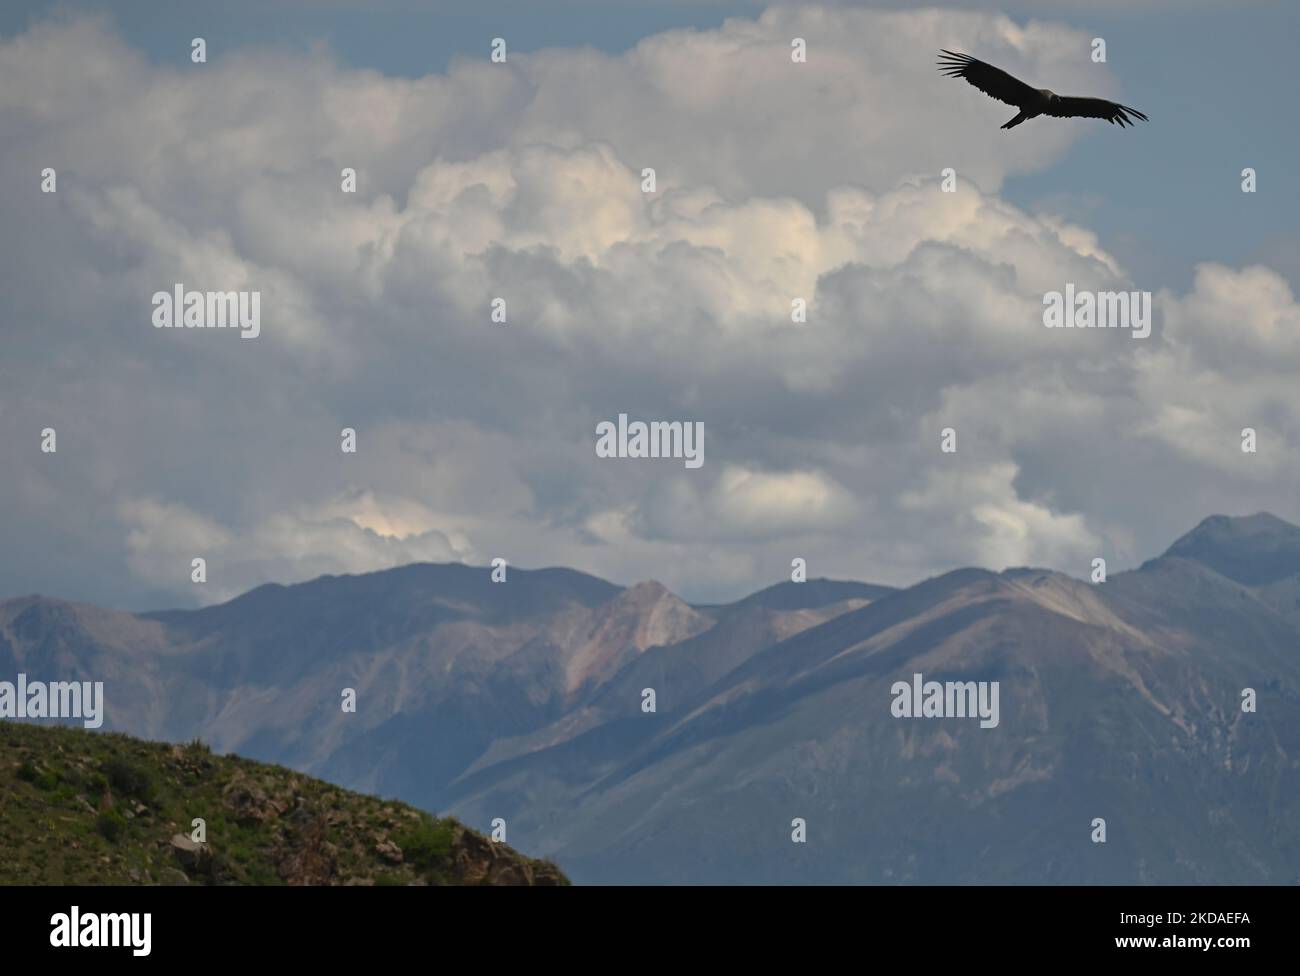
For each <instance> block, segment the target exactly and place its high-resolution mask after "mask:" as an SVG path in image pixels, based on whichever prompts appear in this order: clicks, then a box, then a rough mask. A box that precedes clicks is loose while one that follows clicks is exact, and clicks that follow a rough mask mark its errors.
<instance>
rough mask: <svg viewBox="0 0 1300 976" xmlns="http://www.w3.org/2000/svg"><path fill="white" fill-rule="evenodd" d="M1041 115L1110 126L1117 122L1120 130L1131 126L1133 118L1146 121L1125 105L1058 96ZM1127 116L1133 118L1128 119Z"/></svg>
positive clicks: (1140, 114) (1139, 113)
mask: <svg viewBox="0 0 1300 976" xmlns="http://www.w3.org/2000/svg"><path fill="white" fill-rule="evenodd" d="M1043 113H1044V114H1045V115H1053V116H1055V117H1056V118H1058V119H1077V118H1087V119H1105V120H1106V121H1107V122H1109V123H1110V124H1111V125H1114V124H1115V123H1116V122H1118V123H1119V124H1120V127H1121V128H1123V127H1124V126H1126V125H1132V124H1133V119H1134V118H1137V119H1141V120H1142V121H1143V122H1146V121H1148V119H1147V117H1146V116H1145V115H1143V114H1142V113H1141V112H1139V111H1138V110H1137V109H1135V108H1129V107H1128V106H1127V105H1120V104H1119V103H1118V102H1108V101H1106V99H1104V98H1078V97H1076V96H1074V95H1062V96H1060V97H1059V98H1057V99H1056V100H1055V101H1054V102H1051V103H1049V104H1048V105H1047V106H1046V108H1044V110H1043ZM1129 116H1132V117H1133V118H1129Z"/></svg>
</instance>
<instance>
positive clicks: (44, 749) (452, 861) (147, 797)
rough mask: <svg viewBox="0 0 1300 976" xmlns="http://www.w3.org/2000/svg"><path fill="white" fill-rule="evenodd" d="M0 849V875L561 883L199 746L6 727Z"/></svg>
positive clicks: (513, 855)
mask: <svg viewBox="0 0 1300 976" xmlns="http://www.w3.org/2000/svg"><path fill="white" fill-rule="evenodd" d="M195 818H202V819H203V820H204V822H205V826H206V842H205V843H202V844H198V843H195V842H194V841H193V840H192V834H193V832H194V829H195V828H194V827H193V826H192V822H193V821H194V819H195ZM0 851H4V857H3V858H0V884H361V885H366V884H417V885H418V884H568V879H567V878H565V877H564V875H563V874H562V873H561V872H560V870H559V868H557V867H556V866H555V865H554V864H551V863H549V862H546V861H536V860H533V859H531V858H527V857H524V856H523V855H521V854H519V853H517V852H516V851H514V850H512V849H511V848H509V847H507V846H505V845H504V844H496V843H493V842H492V841H490V840H489V839H488V838H486V837H484V836H483V835H481V834H479V833H477V832H475V831H472V830H469V829H468V828H466V827H464V826H463V825H461V824H460V823H458V822H456V821H455V820H451V819H439V818H436V817H433V816H431V815H430V814H428V813H425V812H423V811H421V810H417V809H415V808H413V807H409V806H407V805H406V804H404V803H398V802H396V801H389V800H381V799H379V798H377V797H373V796H363V795H361V794H358V793H351V792H349V791H347V790H344V789H341V788H339V787H336V786H331V785H330V784H328V783H325V782H322V781H320V780H317V779H312V778H311V777H309V776H304V775H302V774H300V773H295V772H293V771H291V770H288V769H285V768H283V767H280V766H269V765H265V764H262V763H257V762H252V761H250V760H247V759H241V758H239V757H237V756H218V755H213V754H212V752H211V751H210V750H209V749H208V747H207V746H205V745H203V744H202V743H197V742H196V743H192V744H190V745H188V746H174V745H168V744H165V743H158V742H143V741H141V740H139V739H133V738H130V737H128V736H124V735H118V734H112V733H97V732H88V731H85V730H82V729H76V728H68V727H61V726H48V725H46V726H37V725H32V724H24V723H16V722H0Z"/></svg>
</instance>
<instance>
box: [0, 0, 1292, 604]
mask: <svg viewBox="0 0 1300 976" xmlns="http://www.w3.org/2000/svg"><path fill="white" fill-rule="evenodd" d="M210 6H211V5H203V4H196V3H185V2H182V3H175V4H167V5H156V4H145V3H125V2H118V3H114V2H94V3H91V2H87V3H58V4H49V3H22V2H18V3H10V4H6V5H5V6H4V7H3V8H2V9H0V133H2V134H3V138H0V225H2V226H3V227H4V234H3V236H2V237H0V241H2V242H3V245H2V246H3V249H4V254H3V261H0V338H2V339H3V347H2V348H3V354H2V355H0V447H2V448H3V452H4V453H3V457H4V464H3V467H2V468H0V512H2V513H3V515H0V528H2V530H3V531H2V534H0V539H2V540H3V545H0V598H4V597H9V596H18V595H23V594H28V593H33V592H39V593H44V594H47V595H51V596H58V597H63V598H66V599H73V600H80V601H86V602H92V603H98V604H101V605H105V606H110V607H116V608H121V609H129V610H143V609H158V608H162V607H173V606H195V605H201V604H210V603H213V602H218V601H221V600H225V599H229V598H231V597H233V596H235V595H237V594H238V593H241V592H244V591H246V590H248V589H250V588H252V587H254V586H257V585H259V584H261V583H264V582H272V581H274V582H282V583H289V582H296V581H299V580H304V579H310V578H313V577H315V576H318V575H321V574H324V573H357V572H366V571H370V570H374V569H381V568H386V567H388V566H392V565H399V564H402V563H407V562H413V561H422V560H429V561H447V560H458V561H464V562H469V563H473V564H476V565H485V564H487V563H488V562H489V561H490V560H492V559H493V558H498V557H499V558H504V559H506V560H507V561H508V562H509V563H510V564H511V565H514V566H520V567H527V568H535V567H541V566H552V565H564V566H571V567H574V568H577V569H580V570H584V571H586V572H591V573H594V574H596V575H599V576H602V577H605V578H607V579H610V580H612V581H614V582H618V583H632V582H635V581H638V580H643V579H656V580H659V581H661V582H663V583H664V584H665V585H667V586H669V587H670V588H672V589H673V590H674V591H676V592H678V593H679V594H681V595H683V596H684V597H686V598H688V599H692V600H697V601H714V600H722V599H730V598H734V597H737V596H740V595H743V594H745V593H747V592H750V591H752V590H754V589H757V588H759V587H761V586H764V585H768V584H770V583H772V582H776V581H779V580H781V579H785V578H788V577H789V573H790V564H791V560H792V559H794V558H796V557H798V558H803V559H805V560H807V564H808V573H809V575H810V576H831V577H837V578H854V579H863V580H870V581H873V582H881V583H892V584H907V583H911V582H915V581H918V580H920V579H923V578H925V577H927V576H930V575H934V574H936V573H940V572H944V571H946V570H948V569H952V568H956V567H959V566H966V565H982V566H986V567H989V568H992V569H1002V568H1005V567H1007V566H1014V565H1036V566H1048V567H1051V568H1054V569H1058V570H1060V571H1062V572H1066V573H1069V574H1070V575H1074V576H1078V577H1086V576H1087V575H1088V573H1089V571H1090V566H1091V561H1092V559H1093V558H1095V557H1097V556H1101V557H1103V558H1105V559H1106V560H1107V563H1108V567H1109V568H1110V571H1111V572H1114V571H1116V570H1118V569H1122V568H1127V567H1131V566H1134V565H1137V564H1139V563H1140V562H1142V561H1143V560H1145V559H1147V558H1150V557H1152V556H1154V555H1157V554H1158V553H1159V552H1161V551H1163V550H1164V549H1165V548H1166V547H1167V546H1168V545H1169V544H1170V543H1171V542H1172V541H1173V540H1174V539H1175V538H1176V537H1177V536H1179V535H1181V534H1182V533H1184V532H1186V531H1187V530H1189V529H1190V528H1192V527H1193V526H1194V525H1195V524H1196V523H1197V522H1199V521H1200V520H1201V519H1202V518H1204V517H1205V516H1207V515H1210V514H1215V513H1223V514H1249V513H1252V512H1255V511H1261V510H1268V511H1272V512H1273V513H1274V514H1276V515H1278V516H1280V517H1282V518H1285V519H1288V520H1289V521H1292V522H1300V499H1297V495H1296V490H1295V487H1294V486H1295V485H1296V484H1297V474H1300V470H1298V469H1300V461H1298V460H1297V459H1298V458H1300V454H1298V453H1297V447H1298V446H1300V399H1298V395H1297V393H1296V389H1295V381H1294V377H1295V372H1296V366H1297V357H1298V356H1300V331H1298V330H1300V307H1298V306H1297V303H1296V299H1295V289H1296V283H1297V279H1298V278H1300V235H1298V234H1297V227H1298V226H1300V221H1297V216H1300V215H1298V214H1297V208H1298V207H1300V204H1297V202H1296V194H1294V193H1293V192H1291V189H1290V187H1289V186H1288V184H1287V181H1288V179H1289V177H1290V173H1289V169H1290V165H1289V164H1290V161H1291V160H1294V159H1295V158H1296V155H1297V150H1298V149H1300V147H1297V145H1296V142H1297V140H1298V139H1300V136H1298V135H1297V132H1296V127H1295V126H1294V124H1293V120H1294V108H1293V93H1294V90H1295V87H1296V80H1297V79H1296V69H1295V67H1294V59H1293V58H1292V56H1291V52H1290V50H1289V43H1290V39H1292V38H1294V37H1295V36H1297V31H1296V28H1297V26H1300V12H1298V11H1297V8H1296V6H1295V5H1294V4H1286V3H1269V2H1257V3H1242V2H1241V0H1237V2H1233V3H1217V2H1214V0H1204V2H1199V3H1180V4H1174V3H1172V2H1163V0H1153V2H1143V0H1127V2H1123V3H1120V2H1110V0H1093V2H1089V3H1073V2H1067V0H1048V2H1043V3H1028V2H1018V3H1012V4H992V3H988V4H985V3H964V4H961V5H960V7H959V8H958V9H944V8H940V7H920V6H917V5H913V4H906V3H894V4H882V5H880V6H878V7H871V6H866V5H860V4H848V3H839V4H829V5H813V4H788V5H776V6H766V5H763V4H757V3H747V2H729V3H728V2H718V3H714V2H707V0H699V2H668V3H640V2H634V0H612V2H611V0H606V2H602V3H587V2H578V0H574V2H568V0H554V2H551V3H547V4H538V3H523V2H520V3H503V2H484V3H479V4H475V5H472V7H471V8H470V12H466V11H465V10H463V9H458V6H459V5H452V4H446V5H444V4H416V3H412V2H383V0H381V2H378V3H375V4H368V5H364V6H361V5H356V4H348V3H342V2H331V0H324V2H317V3H307V2H298V0H286V2H282V3H273V4H268V3H264V2H258V3H252V2H243V0H232V2H230V3H226V4H222V5H219V6H217V7H214V8H212V9H208V8H209V7H210ZM194 37H202V38H204V39H205V41H206V42H207V51H208V58H207V61H206V63H202V64H196V63H194V62H192V61H191V59H190V50H191V45H190V42H191V39H192V38H194ZM495 37H502V38H504V39H505V41H506V50H507V55H506V60H505V62H504V63H493V62H492V61H491V60H490V58H489V54H490V49H491V44H492V39H493V38H495ZM795 37H800V38H803V39H804V40H805V41H806V44H807V51H808V57H807V61H806V63H795V62H793V61H792V60H791V57H790V51H791V47H790V45H791V40H792V38H795ZM1097 37H1101V38H1103V39H1104V40H1105V42H1106V48H1107V60H1106V62H1105V63H1100V64H1099V63H1094V62H1093V61H1092V59H1091V57H1090V55H1091V51H1092V40H1093V39H1094V38H1097ZM940 48H951V49H955V50H960V51H965V52H967V53H970V54H973V55H975V56H976V57H980V58H983V59H985V60H987V61H990V62H992V63H994V64H997V65H998V66H1000V67H1003V68H1005V69H1007V70H1009V71H1011V72H1012V73H1013V74H1016V75H1017V76H1019V77H1022V78H1024V79H1025V80H1026V81H1029V82H1030V83H1031V84H1033V85H1034V86H1035V87H1050V88H1052V89H1054V90H1056V91H1058V92H1062V93H1068V94H1090V95H1097V96H1101V97H1108V98H1114V99H1117V100H1119V101H1122V102H1123V103H1124V104H1127V105H1134V106H1136V107H1138V108H1140V109H1141V110H1142V111H1144V112H1145V113H1147V114H1148V115H1149V116H1150V119H1151V121H1150V122H1149V123H1140V124H1139V125H1138V126H1137V127H1135V128H1133V129H1122V130H1121V129H1120V128H1119V127H1116V126H1110V125H1107V124H1106V123H1105V122H1102V121H1100V120H1089V119H1077V120H1063V119H1035V120H1031V121H1030V122H1027V123H1025V124H1023V125H1021V126H1019V127H1017V128H1016V129H1013V130H1002V129H1000V128H999V126H1000V125H1001V124H1002V123H1003V122H1005V121H1007V120H1008V119H1009V118H1010V117H1011V116H1012V115H1013V114H1015V110H1014V108H1012V107H1010V106H1007V105H1003V104H1001V103H998V102H996V101H993V100H992V99H989V98H987V97H986V96H984V95H983V94H981V93H980V92H979V91H977V90H975V89H974V88H972V87H970V86H968V85H966V84H965V83H963V82H961V81H960V80H954V79H949V78H945V77H943V76H942V75H940V74H939V73H938V72H937V71H936V70H935V65H934V60H935V55H936V54H937V52H938V50H939V49H940ZM47 167H49V168H53V169H54V170H55V171H56V173H57V190H56V192H53V193H44V192H42V175H41V174H42V170H44V169H45V168H47ZM344 167H351V168H353V169H355V170H356V172H357V189H356V192H355V193H345V192H343V191H342V189H341V185H340V184H341V179H340V177H341V171H342V169H343V168H344ZM646 167H653V168H654V170H655V175H656V181H657V185H656V187H655V189H654V191H653V192H644V191H643V170H644V168H646ZM949 167H950V168H952V169H953V170H955V172H956V175H957V182H956V192H952V193H947V192H944V191H943V189H942V186H941V172H942V171H943V170H944V169H945V168H949ZM1245 167H1252V168H1254V169H1255V170H1256V172H1257V179H1258V185H1257V191H1256V192H1254V193H1243V192H1242V190H1241V180H1242V177H1241V172H1242V170H1243V168H1245ZM177 282H182V283H184V285H185V286H186V288H194V289H199V290H212V291H231V290H235V291H248V292H251V291H257V292H258V293H259V295H260V300H261V315H262V320H261V333H260V335H258V337H257V338H255V339H245V338H241V337H240V336H239V335H238V334H237V333H236V332H233V331H227V330H215V329H214V330H203V329H195V330H189V329H176V330H170V329H157V328H154V326H153V324H152V320H151V316H152V315H153V312H154V308H153V306H152V296H153V295H154V294H155V293H156V292H158V291H160V290H163V291H170V290H171V289H172V287H173V285H174V284H175V283H177ZM1066 282H1072V283H1074V284H1075V285H1076V286H1077V287H1078V288H1080V289H1094V290H1121V289H1122V290H1134V291H1148V292H1151V293H1152V296H1153V305H1154V327H1153V329H1152V334H1151V336H1150V337H1149V338H1147V339H1142V340H1135V339H1133V337H1132V336H1131V335H1130V334H1128V333H1127V332H1125V331H1112V330H1086V331H1085V330H1080V331H1074V330H1049V329H1044V328H1043V325H1042V307H1043V305H1042V299H1043V295H1044V294H1045V293H1046V292H1048V291H1051V290H1059V289H1062V288H1063V287H1064V285H1065V283H1066ZM496 298H503V299H504V300H505V303H506V309H507V315H506V321H505V322H504V323H502V322H493V321H492V320H491V308H492V302H493V300H494V299H496ZM796 298H802V299H803V300H804V301H805V302H806V304H807V321H806V322H801V323H796V322H792V321H791V302H792V301H793V300H794V299H796ZM620 413H625V414H628V415H629V417H631V418H632V419H641V420H646V421H650V420H662V421H682V422H696V423H700V424H702V425H703V427H704V431H705V435H704V458H705V461H704V463H703V465H702V466H700V467H699V468H698V469H690V468H687V467H686V466H685V465H683V464H682V463H681V461H679V460H673V459H658V460H644V459H626V458H601V457H598V456H597V453H596V450H595V443H596V433H595V432H596V425H597V424H598V423H600V422H602V421H613V420H616V419H617V417H618V415H619V414H620ZM345 427H348V428H353V429H355V430H356V432H357V436H356V442H357V450H356V452H355V453H352V454H349V453H344V452H343V451H342V450H340V443H341V436H340V432H341V430H342V429H343V428H345ZM946 427H951V428H953V429H955V430H956V432H957V450H956V452H955V453H944V452H942V451H941V450H940V441H941V435H940V432H941V431H942V430H943V429H944V428H946ZM1244 427H1252V428H1254V429H1255V430H1256V432H1257V451H1256V452H1255V453H1244V452H1243V451H1242V450H1241V432H1242V429H1243V428H1244ZM46 428H53V429H54V430H55V432H56V438H57V450H55V451H54V452H52V453H51V452H48V451H45V450H42V440H43V435H42V431H44V430H45V429H46ZM195 557H202V558H204V559H205V560H206V563H207V579H206V582H203V583H195V582H194V581H193V580H192V577H191V572H192V570H191V565H192V560H193V559H194V558H195Z"/></svg>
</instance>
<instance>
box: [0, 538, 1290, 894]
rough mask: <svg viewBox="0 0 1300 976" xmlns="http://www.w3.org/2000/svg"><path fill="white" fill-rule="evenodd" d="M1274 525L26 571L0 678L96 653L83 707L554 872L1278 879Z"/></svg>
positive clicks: (1281, 594)
mask: <svg viewBox="0 0 1300 976" xmlns="http://www.w3.org/2000/svg"><path fill="white" fill-rule="evenodd" d="M1298 538H1300V529H1297V528H1296V527H1294V526H1291V525H1289V524H1288V523H1286V522H1283V521H1282V520H1280V519H1276V518H1274V517H1273V516H1270V515H1255V516H1250V517H1247V518H1225V517H1223V516H1215V517H1213V518H1210V519H1207V520H1206V521H1205V522H1203V523H1201V525H1200V526H1198V527H1197V528H1196V529H1194V530H1193V531H1192V532H1190V533H1188V535H1186V536H1184V537H1183V538H1182V539H1180V540H1178V541H1177V542H1176V543H1174V545H1173V546H1171V547H1170V549H1169V550H1168V551H1167V552H1166V553H1165V554H1164V555H1163V556H1161V557H1159V558H1158V559H1155V560H1152V561H1150V562H1148V563H1146V564H1144V565H1143V566H1142V567H1141V568H1140V569H1138V570H1136V571H1133V572H1127V573H1119V574H1117V575H1114V576H1112V577H1111V578H1110V580H1109V581H1108V582H1106V583H1102V584H1095V585H1094V584H1091V583H1085V582H1081V581H1078V580H1075V579H1072V578H1070V577H1067V576H1064V575H1062V574H1059V573H1055V572H1051V571H1047V570H1038V569H1024V568H1021V569H1014V570H1007V571H1005V572H1003V573H992V572H988V571H985V570H980V569H961V570H956V571H954V572H950V573H947V574H944V575H942V576H939V577H936V578H934V579H931V580H926V581H924V582H922V583H919V584H917V585H915V586H911V587H907V588H905V589H901V590H894V589H891V588H888V587H876V586H871V585H869V584H863V583H852V582H838V581H830V580H809V581H808V582H806V583H781V584H778V585H776V586H773V587H769V588H768V589H765V590H762V591H760V592H758V593H755V594H753V595H752V596H750V597H747V598H746V599H743V600H740V601H738V602H736V603H732V604H726V605H710V606H690V605H688V604H686V603H685V602H683V601H682V600H680V599H679V598H678V597H676V596H674V595H673V594H672V593H670V592H669V591H668V590H666V589H665V588H664V587H662V586H660V585H659V584H657V583H641V584H638V585H636V586H633V587H628V588H620V587H616V586H613V585H612V584H609V583H605V582H603V581H601V580H597V579H595V578H593V577H590V576H585V575H583V574H581V573H575V572H571V571H568V570H542V571H537V572H526V571H519V570H514V569H512V570H511V571H510V577H509V582H508V583H503V584H500V583H493V582H491V580H490V577H489V572H488V570H487V569H481V568H470V567H464V566H457V565H450V566H432V565H419V566H409V567H404V568H402V569H397V570H390V571H388V572H384V573H372V574H366V575H362V576H354V577H327V578H323V579H320V580H315V581H312V582H310V583H304V584H300V585H297V586H290V587H278V586H273V587H261V588H259V589H257V590H254V591H252V592H251V593H248V594H246V595H245V596H243V597H240V598H239V599H237V600H233V601H231V602H230V603H227V604H224V605H222V606H219V607H211V608H208V609H205V610H199V611H170V612H167V613H157V614H145V615H131V614H118V613H112V612H109V611H103V610H98V609H95V608H91V607H84V606H77V605H73V604H66V603H61V602H59V601H52V600H46V599H42V598H23V599H20V600H10V601H5V602H2V603H0V679H3V676H4V673H5V672H6V671H16V670H18V669H20V668H25V669H26V670H27V671H28V672H29V673H37V674H38V676H39V677H41V678H46V679H52V678H62V677H70V676H80V677H91V676H93V677H94V678H95V679H98V680H105V682H106V697H107V700H108V721H107V723H106V726H108V727H112V728H114V729H125V730H128V731H132V732H135V733H138V734H144V735H149V736H154V737H161V738H167V739H172V740H181V741H184V740H188V739H189V738H192V737H194V736H196V735H197V736H202V737H203V738H204V739H207V740H210V741H212V742H213V743H214V746H216V747H217V748H219V749H223V750H225V749H237V750H239V751H240V752H242V753H245V754H248V755H251V756H254V757H257V758H263V759H267V760H270V761H275V762H280V763H284V764H286V765H289V766H292V767H294V768H297V769H302V770H304V771H307V772H310V773H312V774H313V775H319V776H322V777H325V778H327V779H330V780H332V781H336V782H339V783H342V784H344V785H347V786H349V787H352V788H357V789H363V790H367V791H372V792H382V793H385V794H391V795H396V796H399V797H401V798H403V799H405V800H407V801H408V802H412V803H415V804H417V805H420V806H423V807H425V808H428V809H431V810H432V809H436V810H447V811H448V812H450V813H453V814H455V815H456V816H458V817H460V818H461V819H462V820H464V821H465V822H467V823H470V824H474V825H479V826H482V827H485V828H486V827H487V825H488V824H489V823H490V822H491V821H492V820H493V819H494V818H497V817H501V818H504V819H505V820H506V821H507V823H508V824H509V831H510V838H511V841H512V842H513V843H518V844H519V845H520V846H521V847H523V849H526V850H529V851H532V852H534V853H537V854H541V855H545V856H548V857H552V858H554V859H555V860H556V861H557V862H558V863H560V864H561V865H563V866H564V868H565V870H566V871H567V872H568V873H569V874H570V876H572V877H574V878H575V879H576V880H579V881H604V882H609V881H613V882H618V881H650V882H683V881H721V882H784V881H804V882H957V883H984V882H1012V883H1015V882H1048V883H1094V882H1097V883H1100V882H1110V883H1127V882H1141V883H1209V882H1215V883H1236V882H1251V883H1255V882H1270V883H1271V882H1282V883H1294V882H1297V881H1300V785H1298V784H1300V776H1297V773H1298V772H1300V768H1298V767H1300V545H1298V544H1297V539H1298ZM918 673H919V674H923V675H924V680H927V681H929V680H934V681H939V682H944V681H962V682H967V681H970V682H986V683H989V684H987V685H986V686H985V687H991V686H992V685H991V683H993V682H996V683H997V687H998V689H999V692H998V693H999V707H1000V715H999V720H998V723H997V725H996V726H995V727H992V728H982V727H981V726H980V723H979V722H978V721H977V720H971V719H962V718H942V719H940V718H932V719H913V718H896V717H894V714H893V713H892V711H891V705H892V702H893V698H894V691H893V689H894V687H895V684H896V683H898V682H904V683H907V682H911V681H912V678H913V675H915V674H918ZM345 687H350V688H355V689H356V691H357V701H358V711H357V713H356V714H346V713H343V712H342V711H341V710H340V708H339V696H340V691H341V689H343V688H345ZM1245 689H1251V690H1252V693H1253V696H1254V700H1255V710H1254V711H1244V710H1243V708H1242V702H1243V692H1244V691H1245ZM649 692H653V698H654V711H648V710H647V708H648V705H647V704H646V702H647V700H648V693H649ZM1098 818H1100V819H1102V820H1104V821H1105V824H1106V831H1107V836H1106V841H1105V843H1093V840H1092V833H1093V831H1094V827H1093V821H1094V820H1095V819H1098ZM796 819H802V820H803V821H804V822H805V824H806V831H807V842H806V843H799V844H796V843H792V841H791V833H792V829H793V828H792V821H794V820H796Z"/></svg>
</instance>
